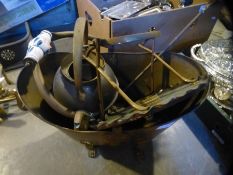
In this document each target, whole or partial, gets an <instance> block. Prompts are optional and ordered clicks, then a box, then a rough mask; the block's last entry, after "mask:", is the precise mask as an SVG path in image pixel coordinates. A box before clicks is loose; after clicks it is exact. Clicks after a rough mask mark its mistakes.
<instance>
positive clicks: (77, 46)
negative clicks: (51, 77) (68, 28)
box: [73, 17, 88, 95]
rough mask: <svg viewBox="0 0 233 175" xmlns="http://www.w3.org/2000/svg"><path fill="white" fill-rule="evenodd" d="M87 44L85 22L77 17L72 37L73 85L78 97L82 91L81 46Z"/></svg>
mask: <svg viewBox="0 0 233 175" xmlns="http://www.w3.org/2000/svg"><path fill="white" fill-rule="evenodd" d="M87 42H88V28H87V20H86V19H85V18H83V17H79V18H78V19H77V20H76V22H75V27H74V36H73V72H74V83H75V86H76V89H77V91H78V94H79V95H82V94H83V89H82V55H83V46H84V45H86V44H87Z"/></svg>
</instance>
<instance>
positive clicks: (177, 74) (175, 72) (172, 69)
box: [138, 44, 197, 83]
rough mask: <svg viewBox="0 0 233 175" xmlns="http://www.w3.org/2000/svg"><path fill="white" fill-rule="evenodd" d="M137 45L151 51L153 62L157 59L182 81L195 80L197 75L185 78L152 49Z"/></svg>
mask: <svg viewBox="0 0 233 175" xmlns="http://www.w3.org/2000/svg"><path fill="white" fill-rule="evenodd" d="M138 46H139V47H140V48H142V49H144V50H146V51H147V52H149V53H151V54H152V55H153V56H154V57H155V59H154V60H153V62H155V61H156V60H159V61H160V62H161V63H162V64H163V65H164V66H166V68H168V69H169V70H170V71H172V72H173V73H174V74H175V75H176V76H178V77H179V78H180V79H181V80H183V81H184V82H187V83H193V82H195V81H197V77H195V78H193V79H188V78H185V77H184V76H183V75H181V74H180V73H178V72H177V71H176V70H175V69H174V68H173V67H171V66H170V65H169V64H167V63H166V62H165V61H164V60H163V59H162V58H161V57H160V56H159V55H158V54H156V53H153V51H152V50H151V49H149V48H147V47H145V46H143V45H142V44H139V45H138ZM151 64H153V63H150V64H149V66H151Z"/></svg>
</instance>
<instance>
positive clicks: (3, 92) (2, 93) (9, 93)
mask: <svg viewBox="0 0 233 175" xmlns="http://www.w3.org/2000/svg"><path fill="white" fill-rule="evenodd" d="M12 84H13V82H12V81H11V80H10V79H9V78H8V77H7V75H6V74H5V72H4V70H3V67H2V65H1V64H0V105H1V104H3V103H8V102H11V101H14V100H16V101H17V105H18V106H19V108H21V109H24V105H23V103H22V101H21V99H20V97H19V95H18V92H17V91H16V90H15V89H11V88H9V87H8V86H9V85H12ZM6 115H7V112H6V111H5V110H4V109H3V108H1V107H0V120H1V121H2V120H3V119H2V117H4V116H6ZM1 121H0V122H1Z"/></svg>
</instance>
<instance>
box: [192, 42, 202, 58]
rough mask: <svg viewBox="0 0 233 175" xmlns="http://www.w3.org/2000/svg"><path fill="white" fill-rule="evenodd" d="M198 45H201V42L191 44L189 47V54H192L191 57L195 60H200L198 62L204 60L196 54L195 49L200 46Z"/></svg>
mask: <svg viewBox="0 0 233 175" xmlns="http://www.w3.org/2000/svg"><path fill="white" fill-rule="evenodd" d="M200 47H201V44H195V45H193V46H192V47H191V49H190V52H191V56H192V58H193V59H194V60H197V61H200V62H204V60H203V59H201V58H200V57H198V56H197V55H196V51H197V49H198V48H200Z"/></svg>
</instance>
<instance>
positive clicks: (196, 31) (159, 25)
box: [76, 0, 219, 52]
mask: <svg viewBox="0 0 233 175" xmlns="http://www.w3.org/2000/svg"><path fill="white" fill-rule="evenodd" d="M76 1H77V7H78V13H79V16H82V17H86V18H87V20H88V26H89V28H88V30H89V33H90V34H91V35H93V36H95V37H97V38H102V39H108V38H112V37H117V36H123V35H130V34H136V33H143V32H148V31H149V30H150V29H151V28H152V27H154V28H155V29H156V30H158V31H160V32H161V35H160V37H158V38H156V39H155V42H154V43H155V50H156V51H157V52H159V51H161V50H163V49H165V48H166V47H167V45H168V43H169V42H171V41H172V40H173V39H174V38H175V37H176V36H177V34H179V32H180V31H181V30H182V29H183V28H184V27H185V26H186V25H187V24H188V23H189V22H190V21H191V20H192V19H193V18H194V17H195V16H196V15H197V14H198V13H199V12H200V10H202V9H203V8H205V7H206V5H207V4H208V3H210V0H194V1H193V4H192V5H190V6H187V7H179V1H178V0H172V3H173V5H174V9H173V10H171V11H163V12H160V13H153V14H150V15H146V16H141V17H130V18H127V19H123V20H112V19H110V18H108V17H106V16H102V15H101V9H103V8H104V7H111V6H113V5H116V4H118V3H120V2H122V1H123V0H76ZM218 11H219V4H218V3H214V4H213V5H211V6H210V7H209V8H208V9H207V10H206V11H204V12H203V14H201V15H200V17H199V18H198V19H197V20H196V21H195V22H194V23H193V24H192V25H191V26H190V27H189V28H188V29H187V30H186V31H185V32H184V33H183V34H182V36H181V37H180V38H179V39H177V41H176V42H175V44H174V45H173V47H172V49H176V50H179V49H181V48H184V47H187V46H189V45H190V46H191V45H193V44H194V43H197V42H203V41H205V40H206V39H207V38H208V36H209V34H210V32H211V30H212V28H213V26H214V24H215V22H216V20H217V17H218ZM149 44H150V45H151V43H149Z"/></svg>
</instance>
